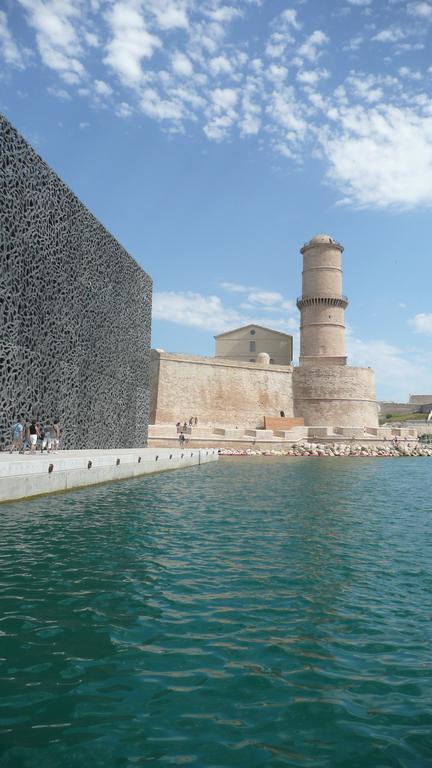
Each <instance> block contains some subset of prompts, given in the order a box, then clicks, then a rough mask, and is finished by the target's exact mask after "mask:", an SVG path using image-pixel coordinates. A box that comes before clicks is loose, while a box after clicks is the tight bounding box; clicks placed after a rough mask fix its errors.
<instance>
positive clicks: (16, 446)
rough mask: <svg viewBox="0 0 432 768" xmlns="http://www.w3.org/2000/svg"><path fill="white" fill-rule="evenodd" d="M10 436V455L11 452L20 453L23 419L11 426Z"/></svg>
mask: <svg viewBox="0 0 432 768" xmlns="http://www.w3.org/2000/svg"><path fill="white" fill-rule="evenodd" d="M11 434H12V445H11V448H10V451H9V453H12V452H13V451H19V452H20V453H22V444H23V437H24V419H23V418H20V419H17V421H16V422H15V423H14V424H12V427H11Z"/></svg>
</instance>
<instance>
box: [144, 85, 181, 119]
mask: <svg viewBox="0 0 432 768" xmlns="http://www.w3.org/2000/svg"><path fill="white" fill-rule="evenodd" d="M141 110H142V111H143V112H144V114H146V115H148V116H149V117H154V118H155V119H156V120H175V121H180V120H181V119H182V118H183V116H184V112H183V108H182V106H181V104H180V103H179V102H176V101H173V100H170V99H164V98H163V97H162V96H161V95H160V94H159V93H158V92H157V91H156V90H155V89H154V88H146V90H145V91H144V93H143V96H142V99H141Z"/></svg>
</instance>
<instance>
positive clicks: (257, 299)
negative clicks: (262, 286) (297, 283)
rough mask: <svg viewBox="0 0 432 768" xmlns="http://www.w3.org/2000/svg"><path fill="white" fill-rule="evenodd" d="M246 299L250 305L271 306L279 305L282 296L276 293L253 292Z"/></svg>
mask: <svg viewBox="0 0 432 768" xmlns="http://www.w3.org/2000/svg"><path fill="white" fill-rule="evenodd" d="M247 298H248V301H249V302H250V303H251V304H265V305H266V306H273V305H274V304H279V303H280V302H281V301H282V299H283V296H282V294H281V293H278V292H277V291H253V292H252V293H250V294H249V295H248V297H247Z"/></svg>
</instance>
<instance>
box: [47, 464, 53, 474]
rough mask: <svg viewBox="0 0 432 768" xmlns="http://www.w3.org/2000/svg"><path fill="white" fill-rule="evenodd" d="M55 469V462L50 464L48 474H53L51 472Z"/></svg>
mask: <svg viewBox="0 0 432 768" xmlns="http://www.w3.org/2000/svg"><path fill="white" fill-rule="evenodd" d="M53 469H54V464H50V465H49V467H48V474H49V475H50V474H51V472H52V471H53Z"/></svg>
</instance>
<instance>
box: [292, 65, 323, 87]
mask: <svg viewBox="0 0 432 768" xmlns="http://www.w3.org/2000/svg"><path fill="white" fill-rule="evenodd" d="M329 76H330V75H329V72H328V71H327V69H302V70H300V71H299V72H297V76H296V79H297V80H298V81H299V83H303V85H316V84H317V83H318V82H319V81H320V80H326V79H327V78H328V77H329Z"/></svg>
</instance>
